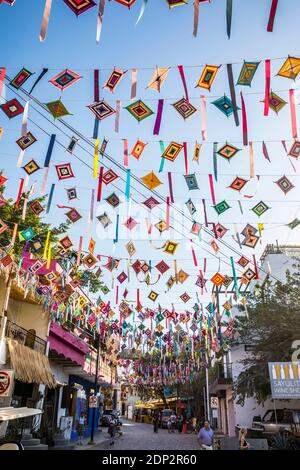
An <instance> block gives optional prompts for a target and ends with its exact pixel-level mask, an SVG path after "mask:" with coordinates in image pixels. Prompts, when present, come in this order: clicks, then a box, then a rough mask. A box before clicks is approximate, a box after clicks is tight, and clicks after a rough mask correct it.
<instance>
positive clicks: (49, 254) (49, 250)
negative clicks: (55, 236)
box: [46, 242, 52, 269]
mask: <svg viewBox="0 0 300 470" xmlns="http://www.w3.org/2000/svg"><path fill="white" fill-rule="evenodd" d="M51 251H52V243H51V242H50V243H49V248H48V255H47V264H46V269H49V268H50V265H51Z"/></svg>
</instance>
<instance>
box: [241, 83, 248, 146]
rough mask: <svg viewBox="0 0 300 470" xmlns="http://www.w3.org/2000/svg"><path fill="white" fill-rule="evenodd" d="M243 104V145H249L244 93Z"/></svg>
mask: <svg viewBox="0 0 300 470" xmlns="http://www.w3.org/2000/svg"><path fill="white" fill-rule="evenodd" d="M241 102H242V121H243V145H245V146H246V145H248V123H247V112H246V106H245V100H244V96H243V93H242V92H241Z"/></svg>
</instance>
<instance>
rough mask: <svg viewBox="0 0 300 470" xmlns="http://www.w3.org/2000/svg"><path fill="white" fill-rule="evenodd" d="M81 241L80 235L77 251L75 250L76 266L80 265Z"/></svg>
mask: <svg viewBox="0 0 300 470" xmlns="http://www.w3.org/2000/svg"><path fill="white" fill-rule="evenodd" d="M82 243H83V236H82V235H80V237H79V246H78V251H77V261H76V265H77V266H79V265H80V259H81V251H82Z"/></svg>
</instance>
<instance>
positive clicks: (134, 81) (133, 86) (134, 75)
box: [131, 69, 137, 100]
mask: <svg viewBox="0 0 300 470" xmlns="http://www.w3.org/2000/svg"><path fill="white" fill-rule="evenodd" d="M136 86H137V69H132V70H131V99H132V100H133V99H134V98H136Z"/></svg>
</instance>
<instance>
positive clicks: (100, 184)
mask: <svg viewBox="0 0 300 470" xmlns="http://www.w3.org/2000/svg"><path fill="white" fill-rule="evenodd" d="M103 170H104V167H103V166H101V167H100V173H99V179H98V191H97V202H100V201H101V193H102V179H103Z"/></svg>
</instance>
